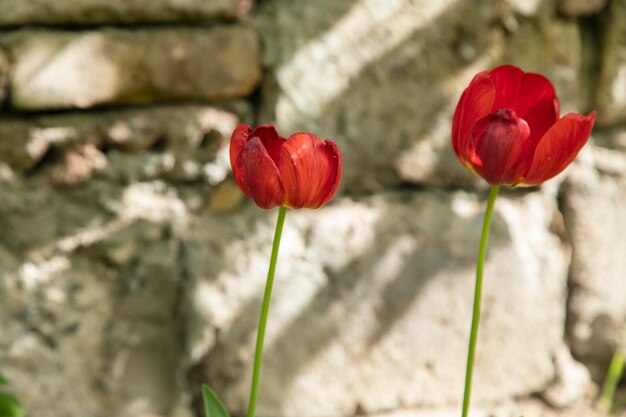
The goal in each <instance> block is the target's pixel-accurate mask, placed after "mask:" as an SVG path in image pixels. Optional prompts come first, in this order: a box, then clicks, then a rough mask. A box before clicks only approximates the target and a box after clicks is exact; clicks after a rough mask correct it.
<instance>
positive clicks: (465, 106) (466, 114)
mask: <svg viewBox="0 0 626 417" xmlns="http://www.w3.org/2000/svg"><path fill="white" fill-rule="evenodd" d="M495 94H496V91H495V88H494V85H493V82H492V81H491V78H490V76H489V73H488V72H487V71H484V72H480V73H478V74H476V75H475V76H474V78H473V79H472V81H471V82H470V85H469V86H468V87H467V88H466V89H465V91H463V94H462V95H461V98H460V99H459V103H458V104H457V106H456V110H455V111H454V117H453V119H452V147H453V148H454V152H455V153H456V155H457V157H458V158H459V160H460V161H461V162H462V163H463V164H464V165H465V166H468V167H469V163H470V162H469V160H470V156H471V155H472V153H473V149H472V126H473V125H474V122H475V121H476V120H478V119H479V118H481V117H483V116H485V115H487V114H489V113H490V112H491V110H492V108H493V101H494V98H495Z"/></svg>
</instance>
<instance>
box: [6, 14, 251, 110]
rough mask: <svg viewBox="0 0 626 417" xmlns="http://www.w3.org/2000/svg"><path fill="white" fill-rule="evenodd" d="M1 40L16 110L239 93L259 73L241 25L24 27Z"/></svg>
mask: <svg viewBox="0 0 626 417" xmlns="http://www.w3.org/2000/svg"><path fill="white" fill-rule="evenodd" d="M3 41H4V43H6V44H7V45H8V48H9V50H10V52H11V55H12V59H13V70H12V77H11V81H10V88H11V106H12V107H14V108H15V109H19V110H47V109H66V108H89V107H94V106H102V105H113V104H128V103H143V102H154V101H159V100H183V99H184V100H216V99H224V98H230V97H241V96H246V95H248V94H250V93H251V92H252V91H253V90H254V88H255V87H256V85H257V84H258V83H259V81H260V78H261V62H260V49H259V41H258V39H257V34H256V32H255V31H253V30H251V29H249V28H246V27H242V26H215V27H213V28H211V29H200V28H195V29H143V30H121V29H103V30H96V31H86V32H67V31H45V30H28V31H20V32H17V33H13V34H11V35H6V36H5V38H4V39H3Z"/></svg>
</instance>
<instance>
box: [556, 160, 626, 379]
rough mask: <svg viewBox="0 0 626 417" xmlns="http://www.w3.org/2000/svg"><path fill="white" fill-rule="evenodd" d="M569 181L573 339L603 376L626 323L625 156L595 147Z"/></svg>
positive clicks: (567, 203)
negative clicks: (625, 253)
mask: <svg viewBox="0 0 626 417" xmlns="http://www.w3.org/2000/svg"><path fill="white" fill-rule="evenodd" d="M591 151H592V152H589V153H588V154H587V160H586V161H584V162H585V163H581V164H580V166H579V167H578V169H576V170H574V171H573V173H572V175H571V176H570V178H569V179H568V180H567V182H566V190H565V191H564V199H563V201H564V214H565V222H566V226H567V229H568V230H569V232H570V234H571V239H572V244H573V247H574V253H573V259H572V265H571V273H570V280H571V283H570V285H571V287H572V290H571V293H570V302H569V310H570V316H571V320H570V329H569V339H570V343H571V346H572V350H573V352H574V354H575V355H576V356H577V357H578V358H580V359H582V360H583V361H584V362H585V363H586V364H587V365H588V366H589V367H590V370H591V372H592V375H593V376H594V378H595V379H596V380H602V378H603V377H604V373H605V372H606V367H607V365H608V362H609V360H610V358H611V355H612V353H613V351H614V350H615V348H616V346H617V344H618V342H619V340H620V338H621V335H622V334H623V332H624V331H626V328H625V327H624V323H626V280H624V277H625V276H626V258H625V257H624V244H623V239H622V237H623V236H624V235H625V234H626V218H625V217H624V207H626V157H625V156H624V153H623V152H619V151H612V150H606V149H602V148H594V149H591Z"/></svg>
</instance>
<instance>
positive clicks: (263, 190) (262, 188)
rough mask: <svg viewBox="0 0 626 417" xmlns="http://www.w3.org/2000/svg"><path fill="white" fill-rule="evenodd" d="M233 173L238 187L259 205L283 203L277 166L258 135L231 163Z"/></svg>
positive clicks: (282, 189)
mask: <svg viewBox="0 0 626 417" xmlns="http://www.w3.org/2000/svg"><path fill="white" fill-rule="evenodd" d="M233 175H234V177H235V181H236V182H237V185H239V188H241V190H242V191H243V192H244V193H245V194H246V195H247V196H248V197H250V198H252V199H253V200H254V202H255V203H256V204H257V205H258V206H259V207H261V208H265V209H268V208H272V207H276V206H281V205H283V204H284V200H285V190H284V188H283V183H282V181H281V178H280V174H279V172H278V168H277V167H276V164H275V163H274V161H273V160H272V158H270V156H269V154H268V152H267V149H266V148H265V146H263V143H262V142H261V139H260V138H259V137H258V136H255V137H253V138H252V139H250V140H248V142H246V144H245V145H244V147H243V149H242V150H241V152H240V153H239V155H238V157H237V160H236V161H235V165H233Z"/></svg>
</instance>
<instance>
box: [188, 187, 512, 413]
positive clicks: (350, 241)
mask: <svg viewBox="0 0 626 417" xmlns="http://www.w3.org/2000/svg"><path fill="white" fill-rule="evenodd" d="M429 200H430V201H429ZM451 203H452V200H450V199H448V198H447V197H444V196H443V195H438V194H436V193H434V194H428V195H421V196H419V197H414V196H413V197H412V196H411V195H410V194H404V193H398V194H386V195H382V196H381V197H380V199H378V200H376V199H374V200H373V201H372V200H369V201H368V200H365V201H361V202H356V203H346V204H345V205H343V206H342V205H341V204H339V205H338V206H335V207H329V208H326V209H323V210H322V211H314V212H298V213H295V212H290V213H289V214H288V216H287V226H286V231H285V241H284V242H283V249H282V252H281V255H280V261H279V269H278V273H277V281H276V285H275V294H274V300H273V305H272V313H271V314H270V316H271V318H270V324H269V329H268V332H269V333H268V337H267V341H266V349H265V354H264V362H263V363H264V365H263V366H264V368H263V369H264V372H263V379H264V381H265V383H264V384H262V386H261V393H260V404H259V407H260V408H259V410H260V411H259V412H260V413H263V414H264V415H273V414H275V413H276V412H277V410H282V411H281V412H282V413H283V414H284V415H292V414H293V412H294V411H293V410H290V409H289V407H291V406H292V404H283V402H285V401H286V402H287V403H289V402H290V401H291V400H292V399H290V398H289V396H290V395H294V394H293V393H295V392H298V391H299V390H301V389H303V387H302V386H300V385H299V384H302V383H303V381H306V382H305V383H308V384H311V389H313V387H314V386H317V387H319V388H320V389H322V390H323V391H324V394H320V395H331V394H330V392H334V391H339V392H336V393H335V394H332V395H342V392H351V394H348V395H355V394H354V392H355V389H353V388H350V387H349V386H344V385H345V384H354V383H356V381H358V380H360V378H363V377H365V373H367V371H365V373H364V369H367V368H368V367H369V368H371V370H370V372H372V374H371V375H370V377H372V378H375V379H376V380H378V381H379V382H375V381H370V382H369V384H370V385H371V386H376V384H378V383H384V381H385V380H388V379H387V378H392V377H391V376H390V375H376V373H377V372H380V371H381V367H380V366H379V365H380V364H379V363H378V361H380V360H383V361H384V360H385V359H384V358H380V355H381V352H388V350H389V345H393V344H394V343H399V342H400V343H405V344H406V343H408V344H409V345H410V346H408V347H407V346H400V344H399V345H398V349H397V352H396V353H397V355H399V356H400V357H401V358H399V359H398V358H396V359H390V364H389V369H388V372H399V374H398V375H397V379H398V380H405V381H406V380H409V379H410V378H407V376H406V375H402V373H403V372H411V371H410V369H413V368H420V367H431V371H432V369H435V372H437V371H440V372H445V371H443V370H440V369H438V368H439V366H440V365H438V364H437V362H438V361H439V359H440V358H435V357H432V358H431V357H430V356H429V355H431V354H432V353H433V350H437V348H436V346H444V345H445V344H446V343H447V342H446V337H448V336H450V332H457V331H458V329H456V327H455V324H454V323H453V322H455V316H454V314H455V312H458V307H457V308H449V307H446V306H445V305H443V304H442V305H440V306H439V307H437V308H436V310H437V311H430V312H429V311H423V317H425V318H424V320H425V321H427V320H432V321H433V323H432V325H424V323H423V322H420V323H410V322H407V320H409V321H410V320H411V319H410V318H411V317H416V316H417V315H418V314H417V313H416V309H417V310H419V309H424V308H426V309H428V308H431V307H434V306H437V304H438V303H439V304H440V303H444V304H445V303H446V302H450V299H451V298H454V296H453V295H450V294H449V295H447V296H442V293H441V292H440V291H441V289H439V290H436V292H435V293H434V294H435V295H434V297H435V299H433V294H430V295H428V294H426V293H424V291H428V289H427V288H428V287H429V285H430V284H429V283H430V281H431V280H433V279H438V280H439V281H440V282H441V281H445V282H448V283H447V284H443V286H444V287H449V289H450V290H451V291H450V292H451V293H452V294H453V293H456V292H457V290H458V289H459V288H458V286H459V283H458V282H455V281H457V280H456V279H455V277H459V276H461V274H459V272H461V271H465V272H467V270H469V269H471V268H472V266H473V263H474V247H473V246H472V245H467V244H466V243H467V242H468V241H475V240H477V239H478V234H479V229H478V227H479V225H480V216H481V215H482V214H481V213H480V212H479V211H475V212H474V213H473V214H472V215H468V216H465V217H464V216H459V213H458V212H457V209H455V208H454V203H452V204H451ZM251 206H252V205H251ZM273 214H275V213H274V212H270V213H268V214H265V213H262V212H261V211H260V210H259V209H258V208H256V207H254V206H252V207H248V208H247V209H245V210H244V211H242V212H241V211H240V212H237V213H235V214H233V215H231V216H229V217H228V218H223V219H220V221H219V223H220V224H219V225H216V224H214V225H213V226H212V227H217V230H215V232H214V234H216V235H219V236H222V237H223V236H225V235H227V234H228V233H229V231H232V230H236V231H237V230H242V229H244V230H245V229H247V230H249V233H248V234H247V235H248V236H247V239H248V240H249V241H254V242H257V243H258V240H259V239H261V240H262V241H263V243H262V245H259V246H253V247H254V248H255V249H253V251H251V247H247V245H246V244H245V243H243V244H242V243H241V241H240V239H242V237H241V236H239V235H238V232H234V233H235V239H234V240H232V239H226V241H224V240H222V243H223V244H224V247H226V248H229V249H227V250H226V253H228V252H234V253H238V254H239V257H240V261H239V263H238V265H240V266H241V265H244V264H247V263H251V264H254V266H252V267H250V266H242V267H241V268H240V267H236V268H235V270H233V269H232V266H228V267H227V270H226V271H220V270H219V269H216V268H214V267H213V266H212V265H209V264H208V263H206V262H204V265H206V267H205V268H204V270H205V272H204V275H203V276H205V277H206V278H205V279H207V278H208V281H203V280H200V281H199V282H198V281H197V282H196V284H195V286H193V285H192V287H190V291H191V292H192V294H190V297H191V298H192V299H196V300H197V301H196V302H199V303H202V304H204V305H205V306H207V308H208V310H209V311H211V310H212V312H211V313H209V316H211V315H212V316H213V317H215V316H218V317H219V316H222V315H229V318H228V319H227V320H223V321H222V323H223V324H224V325H223V327H222V328H219V327H220V326H219V325H218V330H217V333H216V339H215V342H214V347H213V348H212V349H211V350H210V351H209V352H208V353H207V354H206V356H204V357H203V358H202V361H201V364H200V365H198V367H197V368H194V369H193V370H192V372H191V374H190V375H189V377H190V386H192V387H193V386H199V385H198V384H200V383H202V382H208V383H209V384H210V385H211V386H212V387H214V389H215V390H216V391H217V392H218V393H219V395H221V396H223V398H224V400H225V401H226V402H227V403H228V404H229V405H230V406H231V411H232V412H233V414H234V415H243V414H244V410H243V409H242V408H240V407H243V401H244V400H243V397H245V392H247V391H246V389H247V387H248V384H249V380H248V377H249V374H250V369H249V368H250V367H251V362H250V360H251V358H252V351H253V349H254V343H255V337H256V326H257V321H258V315H259V309H260V304H261V298H260V297H261V293H262V289H263V284H264V280H265V273H266V271H265V270H266V268H267V265H266V260H265V262H264V261H263V259H265V258H266V257H267V256H266V255H267V253H266V252H267V251H268V250H269V244H270V242H269V239H270V238H271V233H269V232H270V230H269V228H266V227H263V228H262V230H259V228H258V226H255V224H256V225H258V224H259V220H258V219H259V217H261V218H263V219H264V220H262V222H263V224H264V225H266V224H267V223H266V222H267V221H268V219H269V224H270V225H271V224H273ZM260 215H261V216H260ZM243 216H245V217H246V218H247V225H248V226H247V227H243V228H242V226H241V224H240V222H241V219H242V217H243ZM357 219H358V220H357ZM202 229H209V227H203V228H202ZM494 231H495V236H496V238H494V239H493V240H492V242H491V243H492V245H491V250H492V251H496V250H498V248H501V247H504V246H507V245H508V244H509V243H510V237H509V236H508V235H507V231H506V226H504V224H503V220H502V218H501V217H499V215H496V218H495V223H494ZM231 233H232V232H231ZM260 233H263V234H264V235H266V236H265V237H263V238H261V237H260V236H259V234H260ZM244 239H246V237H244ZM252 245H254V244H252ZM201 246H206V244H202V245H201ZM242 246H243V247H247V250H246V251H241V249H242ZM209 247H210V246H209ZM211 250H212V249H209V250H208V251H211ZM208 251H204V253H208ZM222 256H224V255H222ZM225 257H226V259H228V255H226V256H225ZM229 265H230V264H229ZM207 270H210V271H215V274H213V275H212V274H210V273H207V272H206V271H207ZM201 276H202V275H201ZM196 279H197V278H196ZM192 282H193V279H192ZM198 285H208V286H210V287H211V288H212V291H214V292H218V293H222V294H224V295H223V297H226V296H227V294H229V293H232V294H237V295H236V296H235V297H239V298H240V301H239V303H236V302H235V303H232V302H231V304H230V305H225V304H224V303H222V302H219V297H215V294H212V295H211V296H209V297H208V298H205V299H203V300H201V299H200V298H198V296H197V295H198V293H197V288H198V287H197V286H198ZM461 286H462V285H461ZM431 290H432V288H431ZM242 293H246V294H247V295H246V296H241V295H240V294H242ZM437 297H439V301H437ZM420 300H421V301H420ZM460 304H462V305H465V303H460ZM468 307H469V305H468ZM462 309H463V307H461V310H462ZM225 311H227V312H225ZM215 322H217V323H219V322H220V320H219V319H218V320H215ZM209 326H210V324H209ZM430 326H434V327H438V328H439V330H436V331H433V327H430ZM403 328H406V330H407V331H408V332H409V333H410V334H411V335H405V336H400V338H401V339H402V340H399V339H398V338H399V336H398V334H402V333H404V332H403V331H402V329H403ZM420 330H423V331H424V332H423V334H422V333H420ZM390 332H392V334H391V335H390V334H389V333H390ZM456 337H458V336H455V338H456ZM463 338H464V337H463ZM386 339H388V340H386ZM433 347H435V348H433ZM329 349H331V350H336V353H335V354H332V353H330V354H329ZM392 350H393V349H392ZM443 350H446V349H443ZM412 351H413V352H422V353H423V354H424V357H421V358H415V361H414V362H413V363H411V364H410V366H409V367H408V368H406V369H404V370H399V369H398V361H402V360H405V361H406V359H407V358H408V357H411V356H412V355H411V353H410V352H412ZM384 354H386V353H384ZM329 355H330V357H329ZM337 355H339V356H337ZM321 356H324V359H320V357H321ZM329 363H334V364H335V367H333V368H332V369H316V367H318V366H320V364H321V366H328V365H329ZM349 363H358V364H359V365H357V366H354V368H355V369H354V370H350V367H349V366H347V364H349ZM342 365H343V366H342ZM407 365H408V364H407ZM338 373H341V375H338ZM334 375H336V377H335V376H334ZM203 378H205V379H204V380H203ZM318 378H326V379H332V378H335V379H336V382H331V381H330V380H329V381H327V383H326V384H325V385H319V386H318V385H316V384H315V383H313V382H312V381H317V379H318ZM317 382H318V383H320V384H322V383H323V382H322V381H317ZM452 385H454V384H452ZM331 386H332V387H333V388H337V389H336V390H333V388H330V387H331ZM356 391H360V390H358V389H357V390H356ZM389 391H394V390H393V389H392V390H388V391H387V392H386V393H385V395H387V394H389ZM290 393H292V394H290ZM308 395H310V397H311V398H315V397H316V394H314V393H311V394H307V396H308ZM356 395H357V396H360V395H361V394H356ZM391 395H401V394H397V393H396V394H393V393H392V394H391ZM196 400H199V398H197V399H196ZM309 400H310V399H306V400H304V401H305V402H306V401H309ZM372 401H374V402H376V400H372ZM381 401H383V402H384V401H388V399H384V400H381ZM329 402H330V403H331V404H333V405H331V406H330V407H333V406H336V405H337V404H342V406H345V403H346V402H350V400H348V401H339V402H337V401H335V400H330V401H329ZM196 405H197V406H199V405H200V403H199V402H196ZM367 406H368V407H372V404H367ZM233 407H234V408H233ZM374 407H380V404H378V403H377V404H376V405H375V406H374ZM318 408H320V410H317V411H311V413H312V415H316V413H323V412H324V410H326V411H329V410H327V409H326V408H325V407H324V406H322V405H320V406H319V407H318ZM354 411H355V410H354V409H352V410H339V409H336V410H334V412H335V413H336V414H337V415H344V414H346V413H347V414H349V413H351V412H354ZM318 415H319V414H318Z"/></svg>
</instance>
